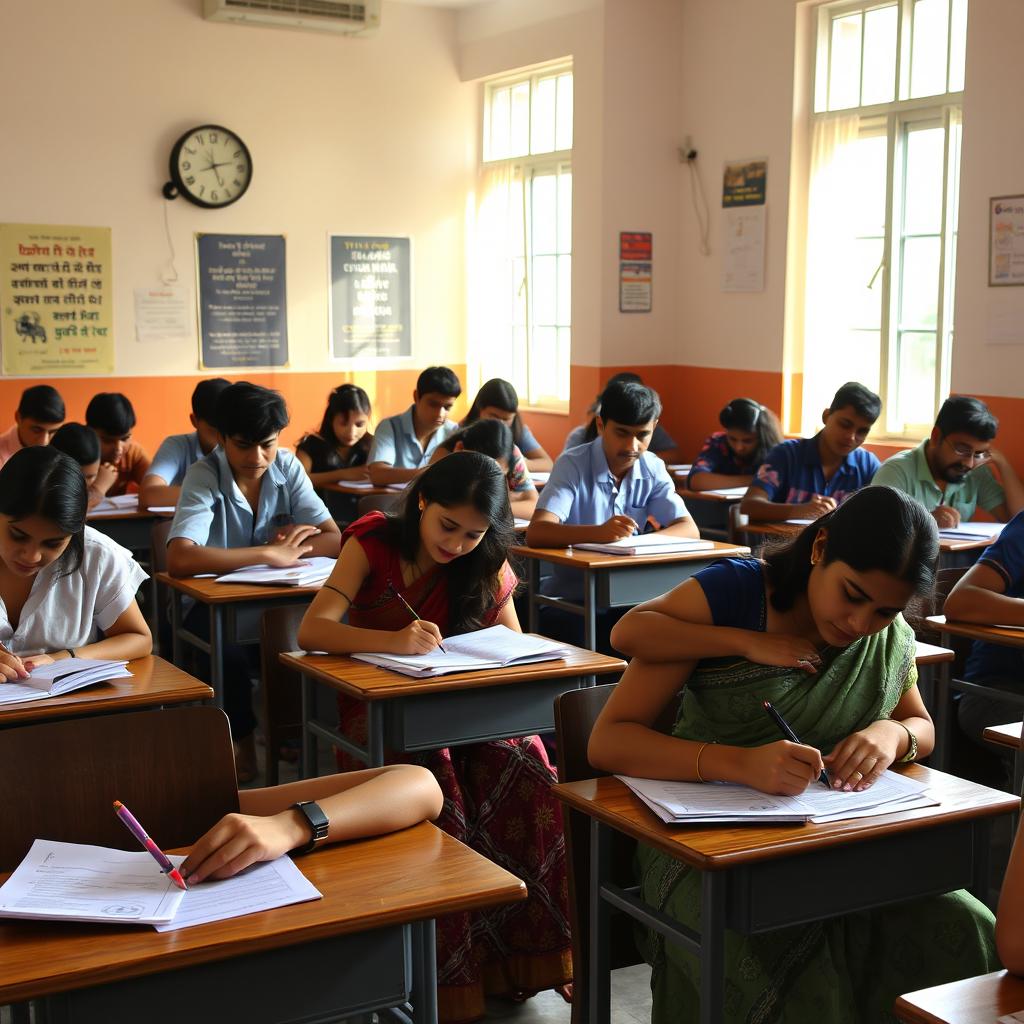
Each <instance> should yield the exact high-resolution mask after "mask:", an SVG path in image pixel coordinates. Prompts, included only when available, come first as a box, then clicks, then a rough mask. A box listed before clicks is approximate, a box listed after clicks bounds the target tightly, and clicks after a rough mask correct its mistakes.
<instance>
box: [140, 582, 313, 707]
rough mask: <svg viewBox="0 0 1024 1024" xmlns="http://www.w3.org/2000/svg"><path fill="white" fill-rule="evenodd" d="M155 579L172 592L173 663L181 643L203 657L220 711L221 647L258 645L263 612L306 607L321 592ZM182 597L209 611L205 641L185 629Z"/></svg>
mask: <svg viewBox="0 0 1024 1024" xmlns="http://www.w3.org/2000/svg"><path fill="white" fill-rule="evenodd" d="M156 578H157V581H158V582H159V583H161V584H162V585H163V586H166V587H169V588H170V590H171V628H172V631H173V634H174V661H175V663H176V664H180V663H181V655H182V644H189V645H190V646H192V647H196V648H198V649H199V650H201V651H203V652H205V653H206V654H208V655H209V656H210V683H211V684H212V686H213V693H214V698H213V699H214V701H215V702H216V704H217V706H218V707H221V708H222V707H223V706H224V659H223V650H224V645H225V644H229V643H232V644H258V643H259V642H260V618H261V616H262V615H263V613H264V611H266V610H267V609H268V608H277V607H279V606H280V605H283V604H308V603H309V602H310V601H312V600H313V598H314V596H315V595H316V594H317V593H318V591H319V589H320V588H319V587H265V586H252V585H242V584H237V583H218V582H217V581H216V580H215V579H212V578H211V577H196V576H188V577H185V578H184V579H178V578H176V577H174V576H171V575H170V574H169V573H166V572H161V573H157V574H156ZM185 598H189V599H191V600H192V601H195V602H196V603H197V604H201V605H204V606H205V607H206V609H207V611H208V612H209V616H210V639H209V641H207V640H204V639H203V638H202V637H201V636H198V635H197V634H196V633H193V632H192V631H191V630H189V629H185V627H184V625H183V620H184V617H185V611H184V608H183V601H184V599H185Z"/></svg>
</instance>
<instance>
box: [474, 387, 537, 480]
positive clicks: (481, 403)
mask: <svg viewBox="0 0 1024 1024" xmlns="http://www.w3.org/2000/svg"><path fill="white" fill-rule="evenodd" d="M481 419H483V420H501V422H502V423H504V424H505V426H506V427H508V428H509V430H511V431H512V441H513V443H514V444H515V446H516V447H517V448H518V449H519V450H520V451H521V452H522V453H523V458H525V459H526V468H527V469H530V470H534V471H536V472H541V471H546V470H549V469H550V468H551V466H552V462H551V456H550V455H548V453H547V452H546V451H544V449H543V448H542V447H541V446H540V442H539V441H538V440H537V438H535V437H534V436H533V434H532V433H531V432H530V428H529V427H528V426H527V425H526V424H525V423H524V422H523V418H522V416H520V415H519V396H518V395H517V394H516V389H515V388H514V387H512V385H511V384H509V382H508V381H507V380H502V379H501V378H500V377H493V378H492V379H491V380H489V381H488V382H487V383H486V384H484V385H483V387H481V388H480V390H479V391H478V392H477V393H476V398H474V399H473V404H472V405H471V406H470V407H469V412H468V413H467V414H466V417H465V418H464V419H463V421H462V424H461V425H462V426H464V427H468V426H469V425H470V424H471V423H475V422H476V421H477V420H481Z"/></svg>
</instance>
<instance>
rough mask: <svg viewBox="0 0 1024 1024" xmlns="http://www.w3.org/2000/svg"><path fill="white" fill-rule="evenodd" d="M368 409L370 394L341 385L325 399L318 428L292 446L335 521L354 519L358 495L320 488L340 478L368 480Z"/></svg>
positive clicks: (355, 387) (369, 443) (349, 385)
mask: <svg viewBox="0 0 1024 1024" xmlns="http://www.w3.org/2000/svg"><path fill="white" fill-rule="evenodd" d="M370 412H371V409H370V396H369V395H368V394H367V393H366V392H365V391H364V390H363V389H362V388H361V387H357V386H356V385H355V384H342V385H341V386H340V387H336V388H335V389H334V390H333V391H332V392H331V393H330V395H329V396H328V398H327V409H326V410H325V411H324V418H323V421H322V422H321V424H320V429H319V431H318V432H317V433H315V434H312V433H311V434H306V435H305V436H304V437H303V438H302V440H301V441H299V443H298V445H297V446H296V448H295V457H296V458H297V459H298V460H299V462H301V463H302V465H303V466H304V467H305V470H306V472H307V473H308V474H309V479H310V480H311V481H312V482H313V486H314V487H316V488H317V489H318V493H319V494H320V497H321V498H323V499H324V502H325V503H326V505H327V508H328V509H329V511H330V513H331V516H332V517H333V519H334V521H335V522H336V523H340V524H344V523H350V522H352V520H353V519H355V517H356V502H357V501H358V497H357V496H356V495H354V494H336V493H333V492H331V491H324V490H322V488H323V486H324V484H333V483H338V482H339V481H341V480H369V478H370V475H369V471H368V470H367V468H366V459H367V456H368V455H369V454H370V448H371V447H372V446H373V434H371V433H370V432H369V428H370Z"/></svg>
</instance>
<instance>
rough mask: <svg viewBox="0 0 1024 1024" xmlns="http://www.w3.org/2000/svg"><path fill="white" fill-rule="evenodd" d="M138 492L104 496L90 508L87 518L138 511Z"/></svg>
mask: <svg viewBox="0 0 1024 1024" xmlns="http://www.w3.org/2000/svg"><path fill="white" fill-rule="evenodd" d="M138 510H139V496H138V494H116V495H115V496H114V497H113V498H104V499H103V500H102V501H100V502H98V503H97V504H96V505H95V506H94V507H93V508H91V509H89V515H88V516H87V518H93V517H95V516H100V517H102V516H116V515H121V514H122V513H124V512H138Z"/></svg>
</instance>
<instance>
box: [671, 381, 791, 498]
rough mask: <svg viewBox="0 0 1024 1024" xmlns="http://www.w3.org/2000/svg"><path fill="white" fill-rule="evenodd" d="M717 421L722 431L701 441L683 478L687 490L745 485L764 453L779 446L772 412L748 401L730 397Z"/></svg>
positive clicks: (778, 431) (763, 406)
mask: <svg viewBox="0 0 1024 1024" xmlns="http://www.w3.org/2000/svg"><path fill="white" fill-rule="evenodd" d="M718 422H719V423H721V425H722V426H723V427H724V428H725V429H724V430H716V431H715V432H714V433H713V434H709V435H708V436H707V438H706V439H705V441H704V447H703V448H701V450H700V455H698V456H697V458H696V461H695V462H694V463H693V467H692V468H691V469H690V475H689V477H688V478H687V485H688V486H689V488H690V490H691V491H712V490H714V489H715V488H716V487H745V486H747V485H749V484H750V483H751V482H752V481H753V479H754V471H755V470H756V469H757V467H758V466H760V465H761V463H762V462H764V459H765V456H766V455H767V454H768V452H770V451H771V450H772V448H774V447H775V446H776V445H777V444H781V443H782V428H781V427H780V426H779V421H778V419H777V418H776V416H775V413H773V412H772V411H771V409H769V408H768V407H767V406H765V405H762V404H761V403H760V402H755V401H754V400H753V399H752V398H734V399H733V400H732V401H731V402H730V403H729V404H728V405H727V406H726V407H725V408H724V409H723V410H722V411H721V412H720V413H719V414H718Z"/></svg>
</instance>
